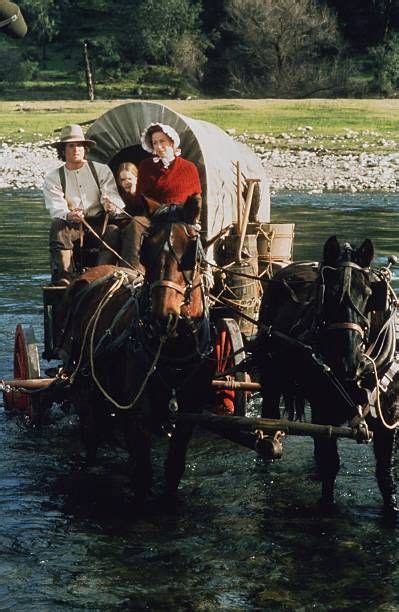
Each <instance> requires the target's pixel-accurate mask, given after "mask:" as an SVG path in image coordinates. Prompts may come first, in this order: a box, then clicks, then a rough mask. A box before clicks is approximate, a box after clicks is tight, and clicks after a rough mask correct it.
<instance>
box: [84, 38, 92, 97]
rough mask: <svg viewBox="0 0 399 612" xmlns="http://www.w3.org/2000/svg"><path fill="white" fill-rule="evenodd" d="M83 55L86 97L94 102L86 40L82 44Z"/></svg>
mask: <svg viewBox="0 0 399 612" xmlns="http://www.w3.org/2000/svg"><path fill="white" fill-rule="evenodd" d="M83 54H84V58H85V75H86V85H87V95H88V98H89V100H90V102H93V100H94V85H93V73H92V71H91V66H90V59H89V51H88V48H87V40H85V42H84V43H83Z"/></svg>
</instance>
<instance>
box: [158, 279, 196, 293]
mask: <svg viewBox="0 0 399 612" xmlns="http://www.w3.org/2000/svg"><path fill="white" fill-rule="evenodd" d="M155 287H169V289H174V290H175V291H177V293H180V294H181V295H183V296H185V295H186V294H187V292H190V293H191V291H194V289H198V287H201V281H200V282H199V283H197V284H196V285H191V284H187V286H186V287H182V286H181V285H178V284H177V283H174V282H173V281H171V280H160V281H155V283H152V284H151V286H150V291H152V290H153V289H155Z"/></svg>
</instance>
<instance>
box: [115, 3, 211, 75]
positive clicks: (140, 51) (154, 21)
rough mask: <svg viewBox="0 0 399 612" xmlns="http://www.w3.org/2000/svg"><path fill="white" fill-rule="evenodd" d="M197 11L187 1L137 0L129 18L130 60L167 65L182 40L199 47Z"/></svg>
mask: <svg viewBox="0 0 399 612" xmlns="http://www.w3.org/2000/svg"><path fill="white" fill-rule="evenodd" d="M200 12H201V7H200V5H199V4H198V3H197V2H190V1H189V0H137V2H136V3H135V6H134V10H132V11H131V14H130V19H129V38H130V42H131V46H130V50H131V54H132V59H133V61H137V60H139V61H146V62H149V63H154V64H163V65H171V64H173V62H174V59H175V57H174V56H175V52H176V49H178V48H179V43H181V41H182V40H183V39H185V40H186V41H187V40H188V39H190V40H191V42H192V43H193V45H195V44H198V46H199V47H201V46H202V45H203V37H202V33H201V24H200ZM127 40H129V39H128V38H127Z"/></svg>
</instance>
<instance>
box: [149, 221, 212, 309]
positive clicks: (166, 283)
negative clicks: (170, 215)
mask: <svg viewBox="0 0 399 612" xmlns="http://www.w3.org/2000/svg"><path fill="white" fill-rule="evenodd" d="M181 225H182V226H183V229H184V231H185V232H186V234H187V235H188V236H189V237H190V239H191V240H195V241H196V246H195V253H194V267H193V270H192V275H191V278H189V276H188V275H187V272H186V270H184V269H183V268H182V270H181V271H182V274H183V278H184V285H179V284H178V283H175V282H173V281H171V280H158V281H155V282H153V283H151V285H150V295H151V293H152V291H153V289H155V288H157V287H165V288H168V289H174V291H176V292H177V293H179V294H180V295H182V296H183V298H184V300H183V303H182V306H186V305H188V304H189V303H190V299H191V294H192V292H193V291H194V289H197V288H198V287H201V286H202V282H201V280H199V282H198V283H196V284H194V280H195V275H196V272H197V269H198V264H199V263H200V261H201V258H202V255H203V252H202V244H201V240H200V237H199V233H198V231H197V230H196V229H195V228H194V229H195V234H194V235H193V236H191V235H190V234H189V233H188V232H187V229H186V226H185V224H184V223H181ZM171 233H172V223H171V224H169V231H168V232H167V236H166V238H165V240H164V242H163V244H162V247H161V249H160V250H162V249H164V248H165V245H167V246H168V249H169V251H170V253H171V254H172V256H173V257H174V259H175V260H176V262H177V265H178V266H179V267H181V266H182V258H181V257H179V256H178V255H177V253H176V251H175V249H174V248H173V243H172V241H171Z"/></svg>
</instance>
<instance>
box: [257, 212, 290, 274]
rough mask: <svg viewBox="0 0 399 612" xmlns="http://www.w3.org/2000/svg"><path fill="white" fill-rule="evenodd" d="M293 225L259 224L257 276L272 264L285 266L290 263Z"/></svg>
mask: <svg viewBox="0 0 399 612" xmlns="http://www.w3.org/2000/svg"><path fill="white" fill-rule="evenodd" d="M294 230H295V223H261V224H260V225H259V233H258V239H257V249H258V262H259V274H262V273H263V272H264V271H265V270H266V269H270V268H271V267H272V265H273V263H279V264H283V265H287V264H289V263H290V262H291V261H292V249H293V244H294V235H295V232H294Z"/></svg>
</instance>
